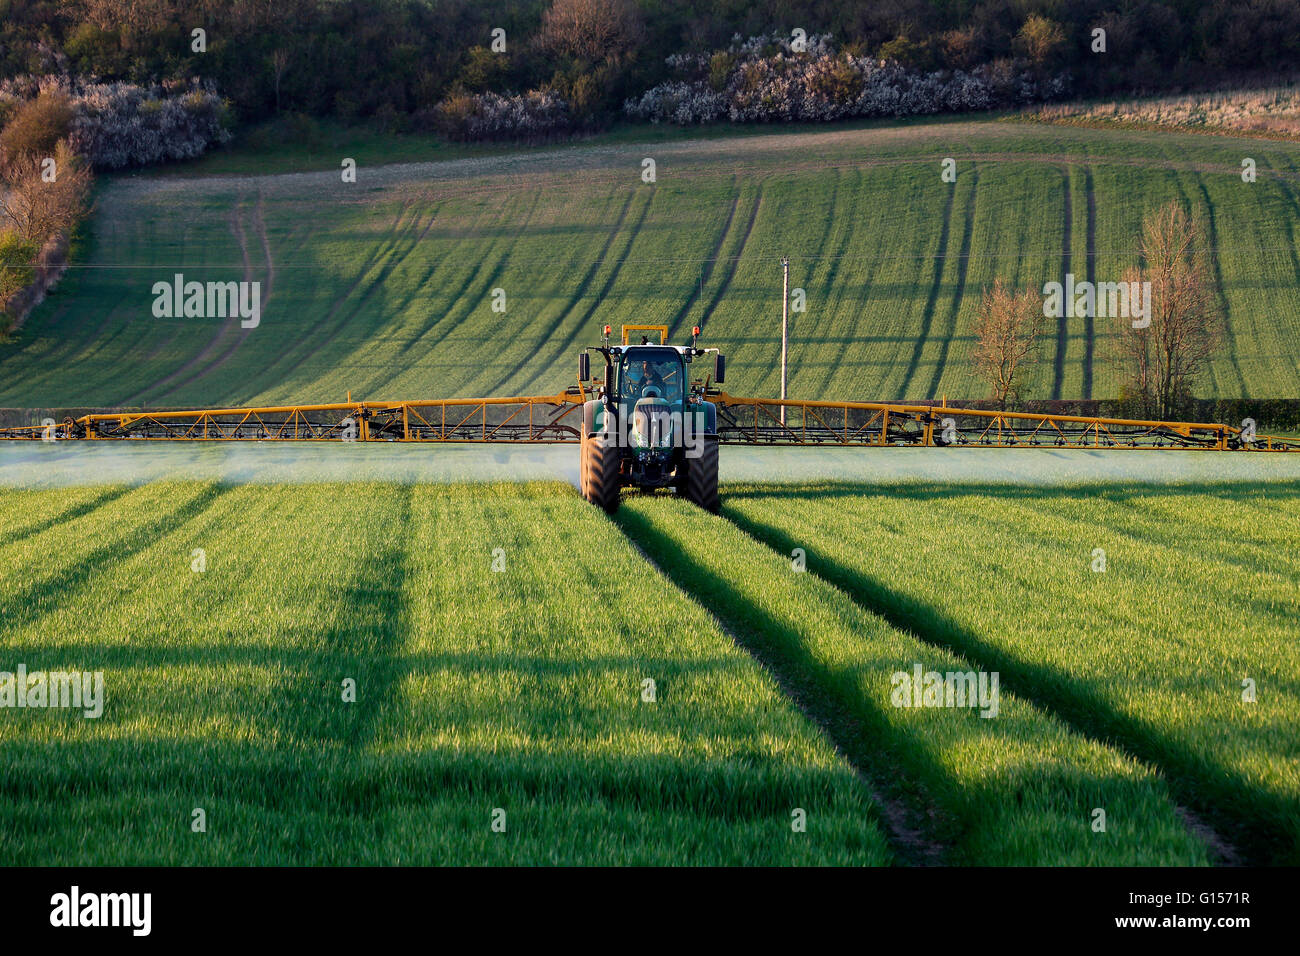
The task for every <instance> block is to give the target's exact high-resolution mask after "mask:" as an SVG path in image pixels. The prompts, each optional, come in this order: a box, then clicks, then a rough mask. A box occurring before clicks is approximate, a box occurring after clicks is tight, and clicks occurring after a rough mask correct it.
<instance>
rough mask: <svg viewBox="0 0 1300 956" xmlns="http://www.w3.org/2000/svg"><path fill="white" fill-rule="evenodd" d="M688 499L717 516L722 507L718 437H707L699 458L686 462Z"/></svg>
mask: <svg viewBox="0 0 1300 956" xmlns="http://www.w3.org/2000/svg"><path fill="white" fill-rule="evenodd" d="M686 497H687V499H688V500H690V501H692V502H694V503H695V504H697V505H699V506H700V507H701V508H703V509H704V510H705V511H712V512H714V513H715V514H716V513H717V511H718V508H720V507H721V506H722V501H721V499H720V498H719V497H718V436H717V435H705V436H704V445H703V448H702V449H701V451H700V457H699V458H691V459H688V460H687V462H686Z"/></svg>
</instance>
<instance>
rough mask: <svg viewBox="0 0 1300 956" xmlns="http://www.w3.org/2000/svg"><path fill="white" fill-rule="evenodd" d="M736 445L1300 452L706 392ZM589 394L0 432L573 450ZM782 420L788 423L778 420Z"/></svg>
mask: <svg viewBox="0 0 1300 956" xmlns="http://www.w3.org/2000/svg"><path fill="white" fill-rule="evenodd" d="M703 391H704V392H705V393H706V394H707V396H708V397H709V398H710V399H711V400H712V401H714V402H715V403H716V405H717V408H718V437H719V440H720V441H722V442H724V443H728V444H738V445H857V446H874V447H886V448H887V447H904V446H913V447H916V446H919V447H950V448H963V447H992V448H1013V447H1015V448H1034V447H1044V448H1089V449H1100V448H1152V449H1159V448H1163V449H1199V450H1217V451H1236V450H1249V451H1277V452H1285V451H1300V439H1292V438H1279V437H1274V436H1269V435H1253V436H1251V435H1249V434H1247V433H1246V432H1244V431H1243V430H1242V429H1241V428H1238V427H1235V426H1232V425H1223V424H1217V423H1211V422H1175V421H1145V420H1140V419H1121V418H1089V417H1085V416H1077V415H1046V414H1036V413H1032V412H999V411H989V410H985V409H973V408H961V407H955V406H949V405H946V404H944V405H907V404H901V403H888V402H828V401H799V400H794V399H788V400H786V401H784V402H782V401H781V400H780V399H772V398H740V397H736V396H733V395H728V394H727V393H725V392H718V391H716V390H711V389H708V388H705V389H703ZM589 397H591V396H590V393H589V392H587V391H586V389H585V388H583V387H577V388H570V389H569V390H567V391H565V392H561V393H559V394H557V395H543V396H522V397H514V398H461V399H434V400H426V401H412V402H340V403H336V404H323V405H281V406H266V407H256V408H217V409H200V410H193V411H184V410H180V411H121V412H105V413H99V414H92V415H83V416H81V417H80V418H67V419H64V421H63V422H61V423H55V424H47V425H30V426H18V427H8V428H0V439H11V440H24V439H25V440H31V441H39V440H46V441H49V440H76V439H81V440H110V439H136V440H163V441H405V442H538V443H556V442H576V441H577V440H578V436H579V431H580V428H581V424H582V421H581V419H582V412H581V408H582V403H583V402H584V401H586V400H587V399H588V398H589ZM783 407H784V410H785V416H784V422H782V415H781V411H782V408H783Z"/></svg>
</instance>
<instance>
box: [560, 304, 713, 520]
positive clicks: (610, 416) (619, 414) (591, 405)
mask: <svg viewBox="0 0 1300 956" xmlns="http://www.w3.org/2000/svg"><path fill="white" fill-rule="evenodd" d="M604 332H605V334H604V344H603V345H600V346H590V347H588V348H586V349H584V350H583V351H582V352H581V353H580V355H579V356H578V380H579V387H580V388H582V389H583V390H584V391H585V388H586V383H587V382H590V381H591V353H592V352H596V353H598V354H600V355H601V356H602V357H603V358H604V360H605V377H604V380H603V382H601V383H600V384H599V385H598V386H597V388H596V397H595V398H594V399H592V400H591V401H587V402H584V403H583V406H582V432H581V435H580V442H581V448H580V450H579V459H580V466H579V471H580V474H581V479H580V484H581V488H582V496H583V497H584V498H586V499H587V500H588V501H590V502H591V503H592V504H595V505H599V506H600V507H601V508H604V509H605V511H606V512H609V513H611V514H612V513H613V512H614V511H616V510H618V501H619V489H621V488H622V487H624V486H625V485H626V486H628V487H632V488H640V489H642V490H645V491H653V490H655V489H657V488H675V489H676V491H677V494H679V495H681V496H683V497H685V498H686V499H687V500H689V501H691V502H693V503H695V504H697V505H699V506H700V507H701V508H704V509H705V510H706V511H714V512H716V511H717V510H718V506H719V504H720V501H719V499H718V427H717V423H718V417H717V406H716V405H714V403H712V402H709V401H705V397H706V395H708V394H710V393H709V384H710V383H709V380H708V377H706V378H705V379H704V381H694V382H693V381H691V379H690V375H689V373H690V368H691V364H692V363H693V362H694V361H695V360H696V359H698V358H700V357H701V356H703V355H705V354H708V353H712V354H713V357H714V358H713V374H712V380H713V384H715V385H720V384H722V382H723V379H724V376H725V374H726V359H725V358H724V357H723V355H722V354H721V353H720V352H719V351H718V350H717V349H702V348H698V347H697V345H696V343H697V341H698V339H699V335H700V329H699V326H696V327H695V328H694V329H692V333H691V344H690V345H669V344H668V328H667V326H662V325H625V326H623V344H622V345H621V346H620V345H614V346H611V345H610V344H609V333H610V327H609V326H608V325H606V326H605V329H604ZM640 332H658V333H659V342H658V343H657V344H656V343H652V342H651V341H650V340H649V337H648V336H647V335H641V337H640V338H641V342H640V344H635V345H629V344H628V338H629V336H630V335H631V334H633V333H640Z"/></svg>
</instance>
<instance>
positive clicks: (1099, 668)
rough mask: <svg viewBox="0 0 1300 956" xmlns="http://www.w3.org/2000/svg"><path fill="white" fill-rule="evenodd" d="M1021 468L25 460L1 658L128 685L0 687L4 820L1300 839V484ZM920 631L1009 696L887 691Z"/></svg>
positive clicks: (910, 853) (55, 832) (346, 852)
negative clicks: (991, 480)
mask: <svg viewBox="0 0 1300 956" xmlns="http://www.w3.org/2000/svg"><path fill="white" fill-rule="evenodd" d="M1035 494H1036V495H1037V497H1036V498H1034V499H1033V500H1031V501H1029V502H1028V503H1026V500H1025V498H1026V497H1027V495H1028V493H1027V492H1025V493H1018V492H1015V491H1013V490H1009V489H1007V488H1002V489H988V488H978V487H975V488H972V487H962V486H958V485H952V486H944V487H929V486H916V485H904V484H898V485H896V486H894V487H892V488H884V487H876V488H863V487H860V486H852V485H838V486H822V487H803V486H798V485H786V486H772V485H731V486H728V487H727V489H726V490H725V491H724V509H723V514H722V515H721V516H710V515H707V514H705V513H703V512H700V511H698V510H696V509H693V508H690V507H688V506H686V505H685V504H684V503H682V502H680V501H677V500H674V499H670V498H667V497H664V496H635V495H634V496H630V497H628V498H627V500H626V501H625V502H624V505H623V509H622V510H621V511H620V512H619V514H618V515H617V516H616V517H615V519H614V520H612V521H611V520H610V519H608V518H606V517H605V516H604V515H603V513H601V512H599V511H598V510H596V509H594V508H592V507H590V506H589V505H586V504H585V503H584V502H582V501H581V500H580V499H579V497H578V495H577V494H576V492H575V491H574V490H573V489H572V488H570V487H568V486H565V485H559V484H554V483H535V484H492V485H438V484H432V485H426V484H384V483H352V484H347V485H338V484H305V485H292V486H290V485H258V486H252V485H226V484H220V483H211V482H155V483H151V484H145V485H142V486H139V487H134V488H131V487H126V486H107V487H106V486H95V487H83V488H66V489H58V490H40V491H37V490H5V491H3V492H0V595H3V597H0V671H13V670H14V669H15V668H16V666H17V665H18V664H19V663H22V664H25V665H26V667H27V670H28V671H29V672H30V671H36V670H48V671H54V670H81V671H95V670H102V671H103V672H104V674H105V683H106V705H105V709H104V714H103V716H102V717H100V718H98V719H84V718H82V717H81V715H80V713H79V712H70V711H67V710H32V709H26V710H17V709H10V708H0V858H3V859H4V860H5V861H7V862H11V863H27V864H33V863H185V864H211V863H235V864H240V863H263V864H265V863H386V862H397V863H453V862H455V863H669V862H673V863H719V864H733V863H771V864H810V863H818V864H853V865H887V864H897V863H904V864H906V863H916V862H944V863H983V864H1015V863H1020V864H1100V865H1106V864H1113V865H1169V864H1190V865H1204V864H1208V863H1212V862H1221V861H1222V860H1224V859H1229V858H1232V856H1233V854H1241V855H1243V856H1244V857H1245V858H1246V859H1248V860H1251V861H1257V862H1296V858H1297V842H1298V841H1297V833H1296V830H1295V820H1296V819H1297V816H1298V814H1297V811H1298V810H1300V806H1298V799H1297V798H1298V794H1300V785H1298V783H1300V774H1298V773H1297V764H1296V753H1295V740H1296V739H1298V738H1297V729H1298V728H1297V726H1296V716H1295V715H1296V713H1297V712H1298V711H1297V703H1300V700H1298V698H1300V687H1298V686H1297V685H1296V683H1295V674H1296V673H1297V668H1296V660H1295V648H1294V641H1293V636H1294V634H1293V631H1294V629H1293V627H1291V628H1290V630H1288V627H1289V625H1288V620H1289V619H1288V616H1287V615H1288V614H1293V613H1294V603H1295V597H1296V594H1295V590H1294V580H1293V576H1291V577H1288V575H1287V568H1286V555H1287V551H1288V548H1287V544H1286V543H1287V541H1290V540H1294V539H1295V535H1296V533H1297V528H1298V526H1300V510H1298V508H1297V499H1296V497H1295V496H1294V495H1291V494H1289V493H1287V491H1286V486H1285V485H1282V484H1270V485H1259V486H1252V485H1236V486H1226V485H1225V486H1216V487H1200V488H1192V487H1184V488H1146V489H1143V490H1141V491H1139V490H1136V489H1129V490H1123V489H1115V490H1111V491H1108V492H1100V491H1098V490H1097V489H1087V488H1083V489H1075V490H1063V489H1057V490H1054V491H1043V490H1042V489H1038V490H1037V491H1036V492H1035ZM1094 514H1095V515H1097V516H1098V517H1099V519H1104V523H1101V521H1097V522H1093V521H1092V520H1090V519H1089V517H1088V516H1089V515H1094ZM1031 517H1032V520H1027V519H1029V518H1031ZM792 542H794V543H793V544H792ZM1193 542H1197V544H1196V546H1195V548H1194V547H1193ZM794 547H803V548H805V549H806V551H807V559H808V564H807V570H806V571H805V572H803V573H799V572H796V571H795V570H794V567H793V565H792V563H791V557H790V552H791V550H792V549H793V548H794ZM1094 547H1104V548H1106V550H1107V554H1108V556H1109V562H1110V564H1109V567H1108V570H1107V571H1106V573H1105V574H1095V573H1092V572H1090V571H1089V569H1088V561H1089V555H1090V553H1091V549H1092V548H1094ZM195 549H202V551H203V558H204V560H205V562H206V563H205V570H203V571H201V572H198V571H195V570H193V562H194V561H195V560H196V557H195ZM1174 555H1178V556H1177V557H1176V558H1175V557H1174ZM494 562H495V563H496V566H497V567H498V568H499V570H494V569H493V567H494ZM1153 604H1158V605H1159V607H1160V610H1159V612H1158V613H1157V612H1155V611H1153V609H1152V608H1153ZM1065 621H1069V622H1071V623H1070V624H1069V625H1067V624H1065V623H1062V622H1065ZM1288 635H1289V636H1290V638H1291V639H1290V640H1288ZM914 665H921V666H922V667H923V668H925V669H927V670H937V671H940V672H944V671H967V670H980V671H999V672H1000V675H1001V692H1000V700H999V706H998V709H997V714H996V716H994V717H991V718H987V719H986V718H983V717H980V716H979V714H978V713H977V712H975V711H974V710H968V709H959V708H943V707H938V708H934V707H927V708H913V709H908V708H899V707H897V706H893V704H892V703H891V696H890V695H891V675H892V674H894V673H895V672H898V671H905V672H906V671H910V670H911V669H912V668H913V666H914ZM1247 676H1249V677H1252V678H1254V679H1256V681H1257V684H1258V700H1257V702H1256V703H1254V704H1244V703H1242V702H1241V692H1240V682H1241V680H1242V678H1243V677H1247ZM347 678H351V679H353V680H355V682H356V688H357V693H356V700H355V702H345V701H344V700H343V695H342V687H343V681H344V680H345V679H347ZM647 679H650V680H653V681H654V682H655V689H656V699H655V700H654V702H647V701H645V700H643V696H642V694H643V687H644V685H643V682H644V681H645V680H647ZM196 807H201V808H203V809H204V810H205V811H206V814H207V832H204V833H196V832H193V831H192V830H191V825H190V824H191V814H192V811H193V810H194V808H196ZM498 808H499V809H501V810H503V811H504V812H505V814H506V816H505V820H506V829H505V832H494V831H493V829H492V827H491V822H492V813H493V811H494V810H495V809H498ZM796 809H801V810H803V811H804V812H805V814H806V820H807V828H806V831H805V832H796V831H795V830H794V829H793V828H792V826H791V821H792V819H793V818H792V813H793V812H794V811H795V810H796ZM1097 809H1103V810H1104V811H1105V813H1106V821H1107V826H1106V829H1105V831H1104V832H1098V831H1095V830H1094V829H1093V827H1092V825H1091V823H1092V821H1093V819H1094V814H1095V811H1096V810H1097ZM1189 811H1191V812H1190V813H1189ZM1197 818H1200V820H1202V821H1205V823H1201V822H1198V820H1197ZM1206 824H1208V827H1212V828H1213V833H1211V832H1210V829H1208V828H1207V826H1206Z"/></svg>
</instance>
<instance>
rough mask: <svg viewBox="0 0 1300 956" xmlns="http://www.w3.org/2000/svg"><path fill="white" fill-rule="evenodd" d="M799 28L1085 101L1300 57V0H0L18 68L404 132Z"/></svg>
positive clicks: (603, 104)
mask: <svg viewBox="0 0 1300 956" xmlns="http://www.w3.org/2000/svg"><path fill="white" fill-rule="evenodd" d="M795 29H801V30H804V31H805V32H806V33H807V34H809V35H813V34H830V35H833V36H834V37H835V38H836V40H837V42H838V43H839V44H841V46H842V49H843V50H844V51H845V52H846V53H847V54H848V55H851V56H855V57H864V58H874V59H877V60H885V61H889V62H892V63H896V64H898V65H900V66H902V67H906V68H909V69H914V70H918V71H921V72H929V71H936V70H949V71H956V70H962V71H966V72H970V71H972V70H975V69H976V68H978V67H981V66H992V65H994V64H999V63H1003V64H1005V63H1008V62H1015V63H1018V64H1025V65H1028V66H1030V67H1032V68H1035V69H1038V70H1041V71H1044V72H1045V73H1049V74H1059V73H1062V72H1067V71H1068V72H1069V73H1070V74H1071V75H1072V77H1073V89H1074V92H1075V93H1076V94H1080V95H1084V96H1090V95H1112V94H1120V93H1127V92H1156V91H1163V90H1169V89H1173V88H1180V87H1202V86H1204V85H1205V84H1206V83H1211V82H1214V81H1215V80H1217V79H1230V78H1232V77H1233V76H1234V75H1235V74H1239V73H1241V72H1243V71H1250V72H1256V71H1269V70H1272V71H1283V70H1291V69H1293V68H1294V64H1295V63H1297V62H1300V0H1210V2H1206V3H1189V2H1183V0H1166V2H1150V0H1077V2H1071V3H1068V4H1066V3H1061V2H1059V0H984V2H971V0H892V2H890V3H858V2H851V0H698V2H694V3H681V2H677V0H437V2H433V0H0V78H4V77H13V76H19V75H23V74H29V73H34V74H49V73H56V72H63V73H67V74H68V75H72V76H82V77H86V76H93V77H96V78H99V79H100V80H109V81H111V80H121V81H127V82H131V83H136V84H141V85H146V86H147V85H154V84H159V83H166V82H178V81H184V82H191V81H192V80H193V79H194V78H195V77H198V78H201V79H203V80H207V81H211V82H213V83H215V84H216V87H217V89H218V90H219V91H220V92H221V93H222V95H224V96H226V97H228V98H229V99H230V101H231V103H232V104H233V106H234V108H235V110H236V113H237V118H238V119H239V120H241V121H256V120H260V119H265V118H267V117H270V116H273V115H275V114H276V113H279V112H284V111H293V112H298V113H305V114H308V115H311V116H317V117H336V118H340V119H343V120H356V119H363V118H364V119H378V120H379V121H381V122H383V123H386V124H388V125H389V126H390V127H393V128H397V129H409V128H415V127H419V126H421V125H432V124H435V123H436V121H437V118H438V113H437V106H438V104H440V103H442V102H444V101H445V100H447V99H448V98H450V97H455V96H466V95H474V94H483V93H492V94H495V95H498V96H506V97H508V96H511V95H522V94H525V93H527V92H529V91H541V92H549V93H551V94H553V95H554V96H557V97H559V98H560V99H561V100H563V101H564V103H565V104H567V108H568V110H569V111H570V112H571V113H572V115H573V117H574V120H575V122H577V123H579V124H600V123H604V122H607V121H608V120H610V119H612V118H613V117H615V116H617V115H619V109H620V107H621V105H622V104H623V103H624V102H625V101H626V100H627V99H629V98H630V97H634V96H638V95H641V94H642V93H644V91H646V90H649V89H651V88H652V87H654V86H656V85H658V84H661V83H664V82H667V81H669V80H670V79H672V76H673V70H672V67H671V66H670V65H669V60H670V59H671V58H673V57H675V56H681V55H691V54H706V55H707V54H709V53H710V52H711V51H719V50H724V49H726V48H727V46H728V44H730V43H731V42H732V41H733V39H734V38H736V37H738V36H739V37H745V36H759V35H769V34H773V33H777V34H781V35H788V34H789V33H790V32H791V31H793V30H795ZM196 30H202V31H203V36H202V42H201V43H198V42H196V35H195V31H196ZM1097 30H1102V31H1104V36H1105V39H1104V44H1103V46H1104V52H1098V51H1097V49H1096V46H1097V42H1096V33H1095V31H1097Z"/></svg>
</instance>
